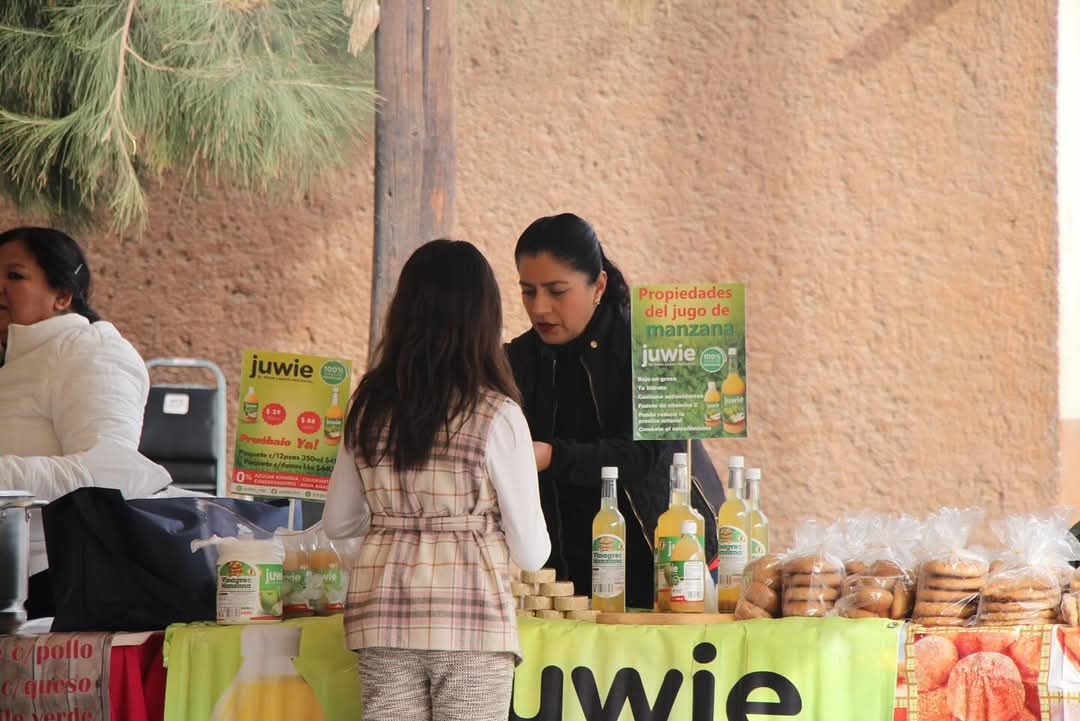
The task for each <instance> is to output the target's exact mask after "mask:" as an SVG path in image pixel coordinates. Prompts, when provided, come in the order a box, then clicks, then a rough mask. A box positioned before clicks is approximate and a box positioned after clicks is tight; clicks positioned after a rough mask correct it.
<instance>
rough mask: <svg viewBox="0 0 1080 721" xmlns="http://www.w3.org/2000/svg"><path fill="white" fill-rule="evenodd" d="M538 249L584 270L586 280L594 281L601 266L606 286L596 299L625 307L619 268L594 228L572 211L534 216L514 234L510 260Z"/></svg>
mask: <svg viewBox="0 0 1080 721" xmlns="http://www.w3.org/2000/svg"><path fill="white" fill-rule="evenodd" d="M540 253H550V254H551V255H553V256H554V257H556V258H558V259H559V260H561V261H563V262H564V263H566V264H567V265H569V266H570V267H571V268H573V269H574V270H577V271H580V272H582V273H584V274H585V275H587V276H588V277H589V283H595V282H596V279H597V278H598V277H599V276H600V271H601V270H603V271H604V272H606V273H607V290H605V291H604V295H603V297H602V298H601V299H600V302H601V303H607V304H610V305H614V306H616V307H617V308H619V309H622V310H627V309H629V307H630V288H629V287H628V286H627V285H626V279H625V278H623V274H622V271H620V270H619V269H618V268H617V267H615V264H614V263H612V262H611V260H610V259H609V258H608V257H607V256H606V255H604V249H603V248H602V247H600V239H599V238H597V237H596V231H595V230H593V227H592V226H591V225H589V224H588V223H587V222H586V221H585V220H583V219H582V218H579V217H578V216H576V215H574V214H573V213H563V214H561V215H549V216H546V217H543V218H538V219H537V220H534V221H533V222H532V224H531V225H530V226H529V227H528V228H526V229H525V232H524V233H522V234H521V237H520V238H518V242H517V247H515V248H514V260H515V261H519V260H521V256H523V255H529V256H532V255H538V254H540Z"/></svg>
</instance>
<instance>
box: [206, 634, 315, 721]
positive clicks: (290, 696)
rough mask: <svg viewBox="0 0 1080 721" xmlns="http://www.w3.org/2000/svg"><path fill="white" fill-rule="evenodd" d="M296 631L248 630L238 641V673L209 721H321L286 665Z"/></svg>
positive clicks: (296, 645) (307, 689) (310, 695)
mask: <svg viewBox="0 0 1080 721" xmlns="http://www.w3.org/2000/svg"><path fill="white" fill-rule="evenodd" d="M299 655H300V627H299V626H280V625H279V626H248V627H247V628H245V629H244V630H243V633H241V635H240V656H241V657H242V661H241V663H240V670H239V671H237V673H236V677H235V678H234V679H233V681H232V683H231V684H229V687H228V688H227V689H225V693H224V694H222V696H221V699H220V700H218V702H217V704H216V705H215V706H214V712H213V714H212V716H211V718H212V719H213V721H293V720H294V719H305V721H323V718H324V716H323V711H322V707H321V706H320V705H319V699H318V698H317V697H316V696H315V692H314V691H312V690H311V686H309V685H308V683H307V681H305V680H304V677H303V676H301V675H300V674H298V673H297V672H296V667H295V666H293V662H292V659H293V658H295V657H296V656H299Z"/></svg>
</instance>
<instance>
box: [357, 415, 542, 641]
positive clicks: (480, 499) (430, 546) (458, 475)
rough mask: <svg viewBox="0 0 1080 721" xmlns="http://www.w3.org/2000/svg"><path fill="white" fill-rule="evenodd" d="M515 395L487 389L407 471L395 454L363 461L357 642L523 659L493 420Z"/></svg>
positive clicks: (361, 465)
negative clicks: (366, 523) (491, 462)
mask: <svg viewBox="0 0 1080 721" xmlns="http://www.w3.org/2000/svg"><path fill="white" fill-rule="evenodd" d="M507 402H510V401H509V400H508V399H506V398H504V397H503V396H500V395H496V394H494V393H487V394H485V395H483V396H482V397H481V398H480V399H479V401H478V403H477V407H476V410H475V411H474V412H473V414H472V415H471V416H470V417H468V418H466V419H465V420H464V422H462V423H460V424H459V423H457V422H456V421H455V423H454V424H453V425H452V426H451V430H452V435H451V436H450V437H447V436H446V434H445V433H443V434H441V435H440V437H438V438H437V439H436V443H435V447H434V448H433V450H432V453H431V456H430V457H429V458H428V460H427V461H426V462H425V463H424V464H423V465H422V467H420V468H413V469H409V470H407V471H404V472H401V473H398V472H397V471H395V470H394V468H393V462H392V460H391V458H390V457H389V456H387V457H385V458H383V461H382V462H381V463H380V464H379V465H377V466H374V467H368V466H366V465H364V462H363V461H362V460H361V459H360V458H358V459H357V469H358V471H359V474H360V478H361V479H362V480H363V483H364V491H365V492H366V494H367V502H368V505H369V507H370V508H371V513H372V522H371V530H370V531H368V533H367V535H366V536H365V538H364V541H363V544H362V546H361V548H360V552H359V554H358V555H357V557H356V560H355V561H354V565H353V569H352V574H351V577H350V581H349V594H348V603H347V606H346V611H345V634H346V640H347V642H348V645H349V647H350V648H354V649H357V648H370V647H377V646H387V647H392V648H408V649H414V650H439V651H492V652H498V651H504V652H510V653H513V654H515V655H516V656H517V657H518V659H519V660H520V658H521V648H520V645H519V643H518V634H517V619H516V617H515V613H514V599H513V597H512V596H511V594H510V575H509V560H510V554H509V550H508V548H507V545H506V539H505V537H504V535H503V532H502V529H501V527H500V514H499V506H498V502H497V500H496V496H495V489H494V488H493V487H492V485H491V480H490V479H489V477H488V472H487V463H486V449H487V439H488V433H489V431H490V429H491V423H492V420H493V419H494V417H495V414H496V412H497V411H498V410H499V408H500V407H501V405H502V404H503V403H507ZM377 455H381V454H377Z"/></svg>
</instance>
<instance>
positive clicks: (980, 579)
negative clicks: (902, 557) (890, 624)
mask: <svg viewBox="0 0 1080 721" xmlns="http://www.w3.org/2000/svg"><path fill="white" fill-rule="evenodd" d="M982 518H983V511H982V509H981V508H942V509H941V510H940V511H938V512H937V513H935V514H933V515H932V516H930V517H929V518H927V519H926V522H925V525H924V530H923V548H924V553H925V555H926V557H925V559H924V560H923V562H922V564H921V565H920V567H919V582H918V585H917V587H916V591H915V608H914V609H913V611H912V620H913V621H915V622H916V623H921V624H923V625H924V626H964V625H966V624H967V623H968V622H969V620H970V619H971V617H972V616H974V615H975V612H976V611H977V610H978V605H979V592H980V591H981V590H982V587H983V585H984V584H985V583H986V576H987V572H988V571H989V569H990V563H989V561H988V560H987V553H986V551H984V550H982V549H979V548H975V547H969V540H970V538H971V534H972V532H973V531H974V530H975V528H976V526H978V524H979V523H980V522H981V521H982Z"/></svg>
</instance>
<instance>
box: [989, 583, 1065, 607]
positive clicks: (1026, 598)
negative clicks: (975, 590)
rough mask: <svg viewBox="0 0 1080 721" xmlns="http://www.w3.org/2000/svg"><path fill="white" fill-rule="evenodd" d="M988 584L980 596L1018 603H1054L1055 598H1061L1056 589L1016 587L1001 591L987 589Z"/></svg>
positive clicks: (1002, 601)
mask: <svg viewBox="0 0 1080 721" xmlns="http://www.w3.org/2000/svg"><path fill="white" fill-rule="evenodd" d="M988 588H989V586H987V587H986V588H984V589H983V590H982V594H981V595H982V597H983V598H986V599H990V600H993V601H997V602H1001V603H1018V602H1034V603H1042V602H1048V603H1055V602H1056V601H1057V599H1060V598H1061V594H1060V593H1059V592H1057V591H1045V590H1034V589H1016V590H1013V591H1011V592H1007V593H1005V592H1001V591H994V590H987V589H988Z"/></svg>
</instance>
